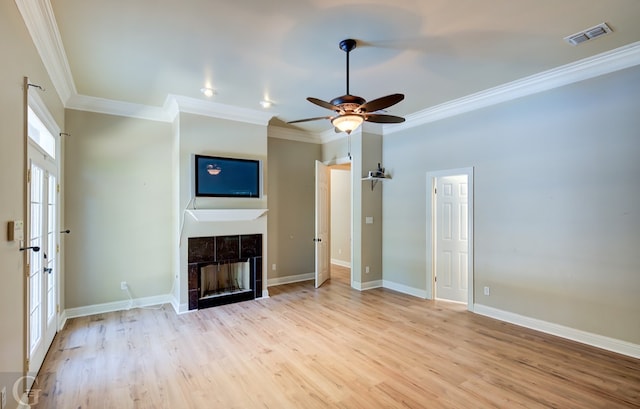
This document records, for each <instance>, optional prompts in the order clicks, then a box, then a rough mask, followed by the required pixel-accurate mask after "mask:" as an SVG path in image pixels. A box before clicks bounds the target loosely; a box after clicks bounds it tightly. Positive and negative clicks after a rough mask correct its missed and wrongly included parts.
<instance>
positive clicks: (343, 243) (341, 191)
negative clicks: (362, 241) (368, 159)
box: [329, 163, 352, 286]
mask: <svg viewBox="0 0 640 409" xmlns="http://www.w3.org/2000/svg"><path fill="white" fill-rule="evenodd" d="M329 169H330V172H331V187H330V191H331V195H330V196H331V198H330V203H331V204H330V208H331V210H330V224H331V246H330V252H331V269H332V272H331V279H332V280H335V281H340V282H342V283H344V284H347V285H348V286H351V281H352V279H351V229H352V222H351V220H352V215H351V213H352V212H351V163H345V164H341V165H332V166H330V167H329ZM334 272H335V273H336V274H334Z"/></svg>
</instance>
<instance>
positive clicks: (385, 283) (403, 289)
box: [382, 280, 427, 299]
mask: <svg viewBox="0 0 640 409" xmlns="http://www.w3.org/2000/svg"><path fill="white" fill-rule="evenodd" d="M382 287H384V288H387V289H389V290H393V291H397V292H399V293H403V294H407V295H412V296H414V297H418V298H424V299H426V298H427V292H426V291H425V290H421V289H419V288H414V287H409V286H408V285H404V284H399V283H394V282H393V281H389V280H382Z"/></svg>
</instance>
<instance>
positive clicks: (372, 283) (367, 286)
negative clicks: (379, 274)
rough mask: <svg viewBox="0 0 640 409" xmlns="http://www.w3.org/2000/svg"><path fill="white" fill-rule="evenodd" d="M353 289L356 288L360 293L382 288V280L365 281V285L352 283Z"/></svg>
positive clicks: (356, 282)
mask: <svg viewBox="0 0 640 409" xmlns="http://www.w3.org/2000/svg"><path fill="white" fill-rule="evenodd" d="M351 287H352V288H355V289H356V290H358V291H366V290H372V289H374V288H380V287H382V280H374V281H365V282H364V283H361V282H359V281H352V282H351Z"/></svg>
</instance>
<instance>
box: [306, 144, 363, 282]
mask: <svg viewBox="0 0 640 409" xmlns="http://www.w3.org/2000/svg"><path fill="white" fill-rule="evenodd" d="M320 162H322V164H323V165H325V166H328V167H329V168H331V167H332V166H337V165H347V164H348V165H349V173H350V175H351V177H350V178H349V180H350V181H351V194H350V196H349V212H350V213H351V226H350V227H349V229H350V235H351V240H350V246H349V247H350V248H349V252H350V258H351V262H350V263H349V286H351V288H354V287H353V256H354V255H353V228H354V221H353V161H352V160H351V158H350V157H348V156H344V157H341V158H336V159H332V160H327V161H320ZM316 184H317V180H316ZM329 207H330V206H329ZM315 217H316V218H317V217H318V215H317V214H316V215H315ZM328 217H331V214H330V211H329V215H328ZM329 224H331V220H329ZM328 240H329V242H328V245H329V249H331V234H329V239H328ZM329 251H331V250H329ZM329 269H331V266H329Z"/></svg>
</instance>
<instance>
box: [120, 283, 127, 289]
mask: <svg viewBox="0 0 640 409" xmlns="http://www.w3.org/2000/svg"><path fill="white" fill-rule="evenodd" d="M127 288H128V286H127V282H126V281H121V282H120V289H121V290H126V289H127Z"/></svg>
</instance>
